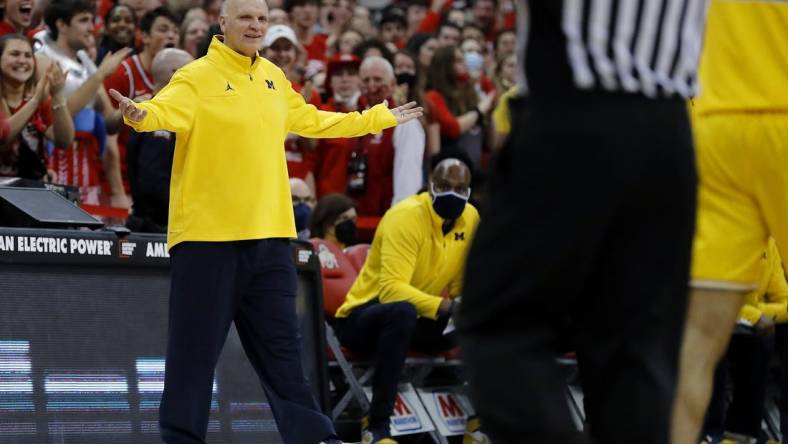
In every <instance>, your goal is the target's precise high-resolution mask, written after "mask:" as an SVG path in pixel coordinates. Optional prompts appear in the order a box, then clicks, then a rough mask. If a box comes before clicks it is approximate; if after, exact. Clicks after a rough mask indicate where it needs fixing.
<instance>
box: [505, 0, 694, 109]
mask: <svg viewBox="0 0 788 444" xmlns="http://www.w3.org/2000/svg"><path fill="white" fill-rule="evenodd" d="M518 7H519V8H520V10H519V11H518V21H519V22H518V27H519V28H520V31H519V35H520V43H521V46H520V49H521V53H520V56H521V57H520V60H521V64H523V65H524V66H523V72H524V73H525V77H524V78H521V81H524V82H526V84H527V87H528V89H530V91H531V93H532V94H539V93H540V92H541V91H543V90H544V91H555V90H556V89H559V88H566V87H574V88H577V89H581V90H591V89H599V90H605V91H620V92H628V93H640V94H643V95H645V96H648V97H665V96H673V95H674V94H678V95H680V96H683V97H689V96H692V95H694V93H695V90H696V84H697V77H696V73H697V66H698V60H699V57H700V51H701V46H702V41H703V31H704V26H705V22H706V10H707V7H708V0H530V1H529V0H520V2H519V5H518ZM524 86H525V85H524Z"/></svg>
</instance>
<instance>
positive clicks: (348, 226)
mask: <svg viewBox="0 0 788 444" xmlns="http://www.w3.org/2000/svg"><path fill="white" fill-rule="evenodd" d="M334 233H335V234H336V236H337V240H338V241H340V242H342V243H343V244H345V245H353V244H355V243H356V223H355V222H353V221H352V220H346V221H344V222H340V223H338V224H336V225H334Z"/></svg>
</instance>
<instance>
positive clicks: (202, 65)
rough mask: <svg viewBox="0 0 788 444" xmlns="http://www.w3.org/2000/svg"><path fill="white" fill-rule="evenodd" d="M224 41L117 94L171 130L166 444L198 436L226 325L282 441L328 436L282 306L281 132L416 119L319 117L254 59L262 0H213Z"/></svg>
mask: <svg viewBox="0 0 788 444" xmlns="http://www.w3.org/2000/svg"><path fill="white" fill-rule="evenodd" d="M219 24H220V26H221V29H222V33H223V34H224V35H223V37H216V38H214V40H213V41H212V42H211V46H210V48H209V50H208V54H207V55H206V56H205V57H203V58H201V59H199V60H196V61H194V62H193V63H190V64H189V65H187V66H185V67H183V68H181V69H180V70H178V71H177V72H176V73H175V75H174V76H173V78H172V80H171V81H170V83H169V84H168V85H167V86H166V87H165V88H164V89H162V90H161V92H159V93H158V94H157V95H156V96H155V97H154V98H153V99H152V100H150V101H148V102H144V103H140V104H135V103H134V102H133V101H131V100H130V99H128V98H126V97H123V96H122V95H120V94H119V93H118V92H117V91H112V92H111V94H112V95H113V96H114V97H115V99H116V100H118V102H119V106H120V110H121V112H122V113H123V116H124V120H125V122H126V124H128V125H129V126H131V127H132V128H134V129H135V130H136V131H138V132H147V131H155V130H168V131H172V132H175V133H176V135H177V137H176V140H177V142H176V146H175V156H174V161H173V169H172V182H171V186H170V208H169V222H170V224H169V231H168V244H169V248H170V257H171V266H172V287H171V292H170V315H169V322H170V325H169V332H168V344H167V363H166V374H165V382H164V393H163V396H162V401H161V407H160V410H159V422H160V429H161V435H162V439H163V441H164V442H165V443H168V444H169V443H179V444H181V443H204V442H205V436H206V432H207V427H208V413H209V409H210V402H211V392H212V384H213V374H214V368H215V366H216V362H217V360H218V358H219V355H220V352H221V350H222V346H223V345H224V341H225V338H226V336H227V332H228V329H229V327H230V324H231V323H232V322H235V326H236V329H237V330H238V333H239V335H240V337H241V340H242V342H243V344H244V348H245V350H246V353H247V354H248V357H249V360H250V361H251V363H252V365H253V366H254V368H255V370H256V371H257V373H258V375H259V377H260V380H261V381H262V384H263V388H264V389H265V392H266V395H267V398H268V401H269V403H270V405H271V408H272V409H273V412H274V415H275V418H276V419H277V425H278V428H279V432H280V433H281V435H282V438H283V441H284V442H285V443H286V444H316V443H320V442H326V443H338V442H339V440H337V439H336V435H335V432H334V427H333V425H332V423H331V421H330V420H329V419H328V418H327V417H326V416H325V415H323V414H322V413H321V412H320V410H319V408H318V406H317V403H316V402H315V400H314V398H313V396H312V392H311V390H310V388H309V383H308V382H307V380H306V379H305V378H304V372H303V369H302V367H301V357H300V347H301V346H300V343H299V339H298V325H297V319H296V314H295V304H294V303H295V287H296V280H295V276H296V275H295V267H294V264H293V261H292V257H291V251H290V247H289V244H288V238H294V237H295V236H296V232H295V223H294V220H293V206H292V203H291V199H290V186H289V183H288V177H287V164H286V160H285V152H284V140H285V137H286V136H287V134H288V133H295V134H298V135H301V136H306V137H331V138H336V137H355V136H361V135H364V134H367V133H377V132H380V131H382V130H384V129H386V128H389V127H392V126H395V125H397V124H398V123H404V122H406V121H409V120H411V119H413V118H416V117H418V116H419V115H421V110H420V109H419V108H416V107H415V104H409V105H405V106H402V107H399V108H395V109H392V110H389V109H388V108H387V107H386V106H385V105H378V106H375V107H373V108H371V109H369V110H368V111H366V112H364V113H349V114H340V113H327V112H322V111H318V110H317V109H315V107H313V106H311V105H307V104H305V103H304V100H303V98H302V97H301V95H300V94H298V93H296V92H295V91H293V89H292V88H291V86H290V82H289V81H288V80H287V78H286V77H285V75H284V74H283V73H282V71H281V70H280V69H279V68H277V67H276V66H275V65H274V64H272V63H271V62H269V61H268V60H266V59H264V58H262V57H261V56H260V55H259V54H258V53H257V49H258V48H260V46H261V43H262V41H263V37H264V36H265V33H266V29H267V27H268V6H267V5H266V3H265V0H226V1H225V3H224V4H223V5H222V9H221V12H220V17H219Z"/></svg>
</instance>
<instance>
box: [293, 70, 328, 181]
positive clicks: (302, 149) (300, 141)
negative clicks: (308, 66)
mask: <svg viewBox="0 0 788 444" xmlns="http://www.w3.org/2000/svg"><path fill="white" fill-rule="evenodd" d="M292 85H293V89H294V90H295V91H296V92H299V93H300V92H301V90H302V89H304V86H303V85H301V84H300V83H296V82H292ZM308 103H309V104H311V105H315V106H316V107H318V108H319V107H320V94H319V93H318V92H317V90H315V89H313V90H312V94H311V96H310V97H309V101H308ZM309 143H310V141H308V140H307V139H304V138H302V137H299V136H297V135H295V134H288V135H287V138H286V139H285V156H286V158H287V174H288V175H289V176H290V177H297V178H299V179H305V178H306V176H307V175H309V173H312V172H314V170H315V156H316V153H315V149H314V148H311V147H309V146H308V144H309Z"/></svg>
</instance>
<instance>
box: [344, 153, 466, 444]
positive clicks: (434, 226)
mask: <svg viewBox="0 0 788 444" xmlns="http://www.w3.org/2000/svg"><path fill="white" fill-rule="evenodd" d="M470 183H471V173H470V170H469V169H468V166H467V165H465V164H464V163H462V162H461V161H459V160H457V159H445V160H443V161H442V162H440V163H438V165H437V166H436V167H435V169H434V170H433V171H432V174H431V176H430V181H429V192H425V193H421V194H418V195H416V196H411V197H409V198H407V199H405V200H403V201H402V202H400V203H398V204H397V205H395V206H394V207H392V208H391V209H389V210H388V211H387V212H386V214H385V215H384V216H383V219H382V220H381V222H380V225H379V226H378V229H377V231H376V232H375V238H374V239H373V241H372V247H371V249H370V252H369V256H368V257H367V261H366V263H365V264H364V267H363V268H362V269H361V273H360V274H359V276H358V279H356V282H355V283H354V284H353V287H351V289H350V291H349V292H348V295H347V299H346V301H345V303H344V304H343V305H342V306H341V307H339V309H338V310H337V313H336V330H337V334H338V337H339V340H340V342H341V343H342V345H343V346H345V347H347V348H348V349H350V350H351V351H353V352H354V353H360V354H369V355H373V356H374V360H375V377H374V381H373V384H372V404H371V406H370V412H369V420H368V421H367V424H366V425H365V426H364V430H362V443H363V444H370V443H380V444H391V443H394V441H393V440H392V439H391V438H390V436H389V417H390V416H391V413H392V409H393V407H394V399H395V397H396V394H397V382H398V380H399V375H400V372H401V371H402V367H403V365H404V363H405V356H406V355H407V352H408V350H409V349H411V344H412V345H413V347H412V348H413V349H414V350H417V351H421V352H427V353H433V352H439V351H444V350H447V349H450V348H451V347H452V346H453V344H452V343H451V341H449V340H448V339H447V338H446V337H444V335H443V331H444V330H445V328H446V325H447V322H448V320H449V317H450V315H451V312H452V306H453V304H454V303H453V298H455V297H457V296H459V294H460V291H461V289H462V275H463V268H464V264H465V256H466V255H467V252H468V248H469V247H470V245H471V240H472V236H473V233H474V232H475V231H476V226H477V224H478V223H479V213H478V212H477V211H476V208H474V207H473V206H472V205H470V204H468V203H467V201H468V197H469V196H470V194H471V189H470ZM444 295H446V296H448V297H447V298H446V297H443V296H444Z"/></svg>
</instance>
